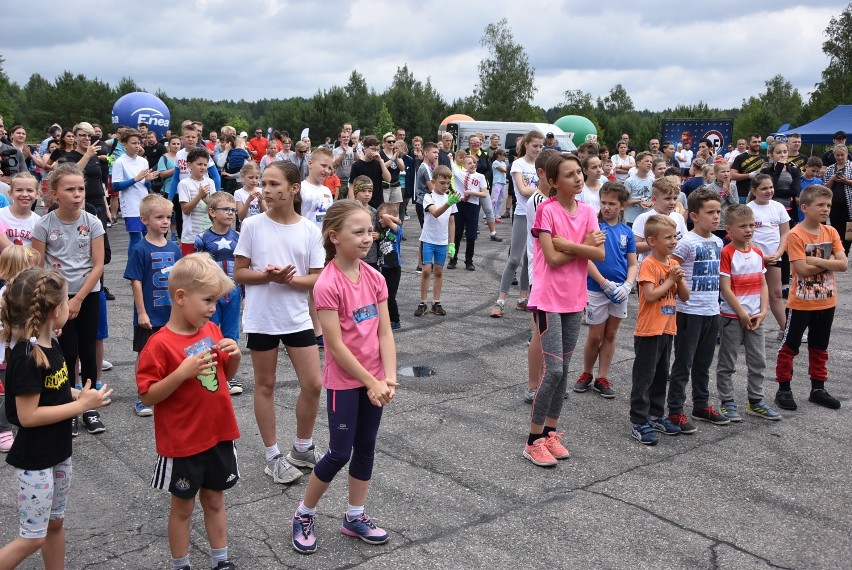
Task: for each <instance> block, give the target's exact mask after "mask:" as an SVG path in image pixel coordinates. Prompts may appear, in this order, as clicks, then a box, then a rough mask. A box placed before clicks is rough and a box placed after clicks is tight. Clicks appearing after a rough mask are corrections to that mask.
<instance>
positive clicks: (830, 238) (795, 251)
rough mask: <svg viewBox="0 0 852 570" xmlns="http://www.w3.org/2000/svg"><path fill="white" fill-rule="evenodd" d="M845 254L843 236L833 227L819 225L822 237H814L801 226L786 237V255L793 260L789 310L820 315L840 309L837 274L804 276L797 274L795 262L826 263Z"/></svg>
mask: <svg viewBox="0 0 852 570" xmlns="http://www.w3.org/2000/svg"><path fill="white" fill-rule="evenodd" d="M842 251H843V243H841V241H840V235H839V234H838V233H837V230H835V229H834V228H833V227H831V226H826V225H823V224H820V226H819V234H812V233H811V232H809V231H807V230H806V229H805V228H804V227H802V225H798V226H796V227H795V228H793V229H792V230H790V233H789V234H787V255H788V256H789V257H790V271H791V272H792V275H791V278H790V295H789V296H788V298H787V307H788V308H790V309H797V310H800V311H821V310H822V309H830V308H832V307H835V306H837V279H835V277H834V271H823V272H822V273H817V274H816V275H807V276H802V275H799V274H798V273H796V268H795V266H794V265H793V262H794V261H800V260H803V259H805V258H806V257H811V256H816V257H821V258H823V259H828V258H829V257H831V254H832V253H840V252H842Z"/></svg>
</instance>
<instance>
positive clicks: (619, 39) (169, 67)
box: [0, 0, 847, 110]
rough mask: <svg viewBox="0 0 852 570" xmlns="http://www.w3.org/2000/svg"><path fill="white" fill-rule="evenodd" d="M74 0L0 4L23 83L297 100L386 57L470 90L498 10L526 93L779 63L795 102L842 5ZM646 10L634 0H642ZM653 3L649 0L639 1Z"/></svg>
mask: <svg viewBox="0 0 852 570" xmlns="http://www.w3.org/2000/svg"><path fill="white" fill-rule="evenodd" d="M779 5H780V3H778V2H775V1H765V0H761V1H742V0H711V1H709V2H693V1H691V0H681V1H679V2H668V1H657V2H653V3H652V2H634V1H622V0H614V1H610V2H599V1H593V0H574V1H568V0H550V1H546V0H541V1H539V0H522V1H516V2H511V3H510V2H502V1H495V0H488V1H486V2H474V3H473V4H466V3H459V2H454V1H445V0H423V1H419V2H417V1H411V0H395V1H389V0H328V1H323V2H319V1H312V0H302V1H300V2H294V1H291V0H241V1H234V0H178V1H175V0H144V1H142V2H133V3H125V2H117V3H110V2H104V1H103V0H99V1H97V2H93V1H89V0H80V1H76V2H66V1H63V2H55V1H53V0H48V1H43V2H40V3H38V4H37V11H34V5H32V4H30V3H28V2H2V5H0V21H2V22H3V23H4V26H3V29H4V32H3V41H2V43H0V46H2V47H0V55H2V56H3V57H4V58H5V59H6V62H5V70H6V72H7V74H8V75H9V77H10V78H11V79H12V80H13V81H15V82H17V83H19V84H21V85H23V84H25V83H26V81H27V79H28V78H29V77H30V75H31V74H32V73H40V74H41V75H43V76H44V77H46V78H48V79H53V78H54V77H56V76H57V75H58V74H60V73H62V72H63V71H65V70H69V71H72V72H73V73H82V74H84V75H86V76H88V77H95V76H97V77H98V78H100V79H102V80H105V81H108V82H109V83H111V84H115V83H116V82H117V81H118V80H119V79H120V78H121V77H122V76H129V77H132V78H133V79H134V80H135V81H136V82H137V83H138V84H139V85H141V86H143V87H144V88H145V89H146V90H148V91H151V92H153V91H156V90H157V89H163V90H164V91H165V92H166V93H168V94H169V95H170V96H176V97H205V98H209V99H247V100H256V99H263V98H284V97H291V96H299V95H301V96H310V95H312V94H313V93H315V92H316V91H317V90H318V89H324V88H328V87H330V86H332V85H344V84H345V83H346V81H347V78H348V76H349V74H350V72H351V71H352V69H357V70H358V71H359V72H361V73H362V74H363V75H364V76H365V78H366V80H367V84H368V85H369V86H371V87H373V88H375V89H377V90H379V91H381V90H383V89H384V88H385V87H387V86H388V84H389V83H390V81H391V79H392V78H393V74H394V73H395V71H396V69H397V67H398V66H402V65H403V64H408V67H409V69H410V70H411V71H412V72H413V73H414V75H415V77H416V78H417V79H420V80H422V81H424V82H425V80H426V78H427V77H431V79H432V83H433V85H434V86H435V88H436V89H437V90H438V91H439V92H440V93H442V94H443V95H444V97H445V99H447V100H448V101H451V100H452V99H454V98H456V97H460V96H464V95H467V94H469V93H470V92H471V90H472V89H473V88H474V87H475V85H476V83H477V80H478V74H477V65H478V63H479V61H480V60H481V59H482V58H483V57H484V56H485V55H486V53H485V51H484V50H483V48H482V47H481V46H480V44H479V40H480V38H481V36H482V34H483V30H484V28H485V26H486V25H488V24H489V23H491V22H496V21H497V20H499V19H500V18H503V17H505V18H507V19H508V21H509V25H510V27H511V28H512V31H513V33H514V37H515V40H516V41H518V42H519V43H521V44H522V45H523V46H524V48H525V49H526V52H527V54H528V56H529V59H530V63H531V64H532V65H533V66H534V67H535V68H536V85H537V87H538V93H537V94H536V99H535V103H536V104H538V105H541V106H542V107H544V108H548V107H551V106H553V105H556V104H559V103H560V102H561V101H562V100H563V98H564V92H565V90H567V89H582V90H584V91H588V92H590V93H592V94H593V95H594V96H598V95H601V96H603V95H606V94H607V93H608V92H609V90H610V89H611V88H612V86H613V85H615V84H616V83H621V84H623V85H624V86H625V88H626V89H627V92H628V94H629V95H630V96H631V97H632V98H633V101H634V104H635V106H636V107H637V108H639V109H643V108H647V109H652V110H659V109H663V108H666V107H672V106H674V105H677V104H680V103H686V104H689V103H697V102H698V101H702V100H703V101H705V102H707V103H708V104H709V105H710V106H712V107H722V108H727V107H737V106H739V105H740V104H741V102H742V99H743V98H744V97H748V96H750V95H756V94H757V93H759V92H760V91H761V90H763V88H764V82H765V81H766V80H767V79H769V78H770V77H772V76H773V75H775V74H777V73H781V74H783V75H784V77H785V78H786V79H787V80H789V81H791V82H792V83H793V85H794V86H795V87H797V88H799V90H800V91H801V92H802V95H803V96H804V97H805V99H807V97H808V93H809V92H810V91H811V90H812V89H813V85H814V83H816V82H817V81H819V79H820V73H821V72H822V70H823V69H824V68H825V66H826V64H827V60H826V58H825V56H824V55H823V53H822V50H821V46H822V42H823V41H824V39H825V38H824V35H823V32H824V30H825V27H826V25H827V24H828V21H829V19H830V18H831V17H832V16H838V15H840V13H841V12H842V11H843V9H844V8H845V7H846V5H847V4H846V2H843V1H835V0H809V1H808V2H802V1H800V2H795V1H794V2H790V3H785V4H784V5H783V7H781V6H779ZM643 6H644V7H643ZM651 6H653V8H651Z"/></svg>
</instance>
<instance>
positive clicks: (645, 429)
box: [630, 424, 657, 445]
mask: <svg viewBox="0 0 852 570" xmlns="http://www.w3.org/2000/svg"><path fill="white" fill-rule="evenodd" d="M630 435H632V436H633V439H635V440H636V441H638V442H639V443H641V444H642V445H657V434H656V433H654V428H653V427H651V424H642V425H638V424H634V425H633V430H632V431H631V432H630Z"/></svg>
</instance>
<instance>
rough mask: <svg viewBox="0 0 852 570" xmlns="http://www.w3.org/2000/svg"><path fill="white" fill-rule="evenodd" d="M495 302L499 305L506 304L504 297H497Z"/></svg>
mask: <svg viewBox="0 0 852 570" xmlns="http://www.w3.org/2000/svg"><path fill="white" fill-rule="evenodd" d="M497 304H498V305H500V306H501V307H502V306H503V305H505V304H506V299H497Z"/></svg>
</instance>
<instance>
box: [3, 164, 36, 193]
mask: <svg viewBox="0 0 852 570" xmlns="http://www.w3.org/2000/svg"><path fill="white" fill-rule="evenodd" d="M19 180H32V182H33V184H34V185H35V191H36V194H39V191H38V180H36V177H35V176H33V175H32V174H30V171H29V170H24V171H23V172H19V173H17V174H16V175H14V176H13V177H12V181H11V182H10V183H9V193H11V192H12V190H14V189H15V182H17V181H19Z"/></svg>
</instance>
